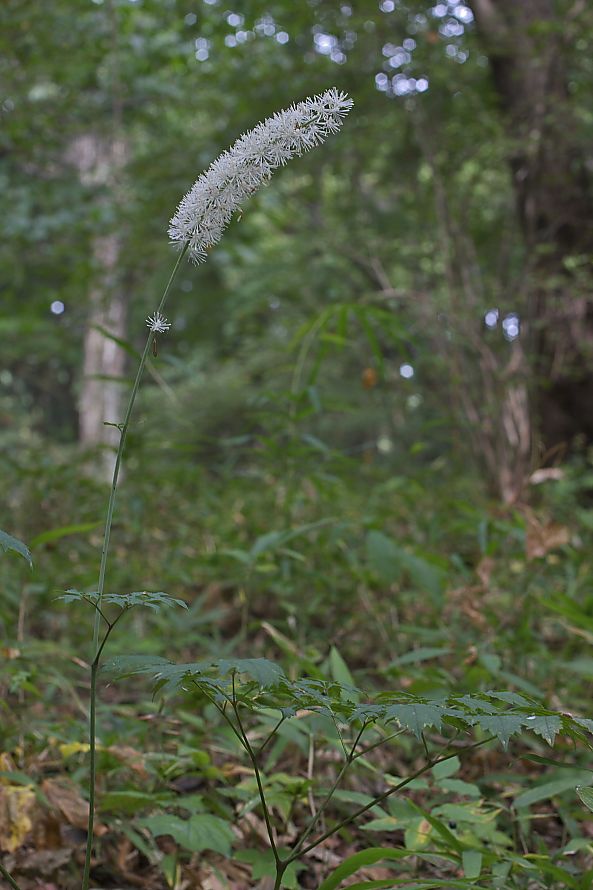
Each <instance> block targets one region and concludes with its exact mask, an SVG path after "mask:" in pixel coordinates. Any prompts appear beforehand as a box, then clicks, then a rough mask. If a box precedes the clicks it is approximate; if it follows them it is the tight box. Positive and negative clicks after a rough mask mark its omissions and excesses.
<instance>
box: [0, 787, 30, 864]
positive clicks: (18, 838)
mask: <svg viewBox="0 0 593 890" xmlns="http://www.w3.org/2000/svg"><path fill="white" fill-rule="evenodd" d="M34 806H35V792H34V791H33V789H32V788H31V787H30V786H28V785H0V850H2V851H3V852H5V853H12V852H14V850H16V849H17V848H18V847H20V846H21V845H22V844H23V843H24V842H25V839H26V837H27V835H28V834H29V833H30V832H31V830H32V828H33V822H32V820H31V814H32V811H33V808H34Z"/></svg>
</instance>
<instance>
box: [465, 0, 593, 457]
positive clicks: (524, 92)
mask: <svg viewBox="0 0 593 890" xmlns="http://www.w3.org/2000/svg"><path fill="white" fill-rule="evenodd" d="M471 6H472V8H473V11H474V14H475V17H476V23H477V27H478V31H479V33H480V36H481V39H482V42H483V45H484V47H485V49H486V52H487V54H488V57H489V60H490V65H491V70H492V75H493V79H494V84H495V87H496V90H497V93H498V95H499V97H500V101H501V105H502V109H503V112H504V114H505V117H506V122H507V133H508V136H509V141H510V153H509V154H510V156H509V163H510V167H511V171H512V176H513V186H514V189H515V194H516V198H517V210H518V214H519V219H520V222H521V226H522V229H523V233H524V237H525V243H526V248H527V264H528V270H529V275H528V282H529V284H528V293H527V294H525V295H524V297H525V299H524V306H525V309H524V313H525V315H524V319H523V320H524V322H525V325H524V334H525V342H526V346H527V351H528V356H529V360H530V364H531V373H532V375H533V376H532V381H533V384H532V398H531V408H532V416H533V419H534V429H535V431H536V432H535V435H536V437H537V441H536V442H535V443H534V444H535V445H536V446H537V449H538V451H539V458H540V460H541V459H542V458H543V457H544V456H545V455H546V454H548V455H550V454H551V453H552V452H554V451H557V450H558V448H563V449H564V448H566V447H570V445H571V444H572V443H573V442H574V441H575V439H577V438H581V439H584V440H585V441H593V275H592V272H591V256H592V255H593V188H592V183H591V177H590V175H589V173H588V171H587V166H586V158H585V154H584V150H583V146H582V144H581V142H580V140H579V136H578V133H577V125H576V121H575V119H574V118H573V113H572V108H571V104H570V99H569V93H568V76H567V58H568V54H569V52H570V51H571V42H572V41H571V21H570V12H568V14H567V17H565V18H560V17H559V13H558V8H559V4H558V3H556V2H553V0H471ZM579 10H580V7H579V5H578V4H575V6H574V12H575V13H578V12H579Z"/></svg>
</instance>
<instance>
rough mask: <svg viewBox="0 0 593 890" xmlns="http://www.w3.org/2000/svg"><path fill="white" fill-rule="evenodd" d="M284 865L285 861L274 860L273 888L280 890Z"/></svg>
mask: <svg viewBox="0 0 593 890" xmlns="http://www.w3.org/2000/svg"><path fill="white" fill-rule="evenodd" d="M286 866H287V863H286V862H280V861H277V862H276V880H275V881H274V890H280V888H281V887H282V878H283V877H284V872H285V871H286Z"/></svg>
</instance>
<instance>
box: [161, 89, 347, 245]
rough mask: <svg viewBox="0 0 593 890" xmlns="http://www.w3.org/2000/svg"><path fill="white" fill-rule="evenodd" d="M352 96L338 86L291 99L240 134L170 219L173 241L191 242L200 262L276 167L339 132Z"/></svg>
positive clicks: (201, 178)
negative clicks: (293, 103) (283, 106)
mask: <svg viewBox="0 0 593 890" xmlns="http://www.w3.org/2000/svg"><path fill="white" fill-rule="evenodd" d="M352 105H353V102H352V99H350V98H349V97H348V95H347V94H346V93H342V92H338V90H336V89H330V90H326V92H325V93H321V95H319V96H314V97H313V98H312V99H305V100H304V101H303V102H298V103H297V104H295V105H291V106H290V108H287V109H286V110H284V111H279V112H277V113H276V114H275V115H274V116H273V117H270V118H268V119H267V120H265V121H264V122H263V123H259V124H257V126H256V127H255V128H254V129H253V130H250V131H249V132H248V133H245V135H244V136H241V137H240V138H239V139H238V140H237V141H236V142H235V144H234V145H233V146H232V147H231V148H230V149H229V150H228V151H225V152H223V154H221V155H220V157H218V158H217V159H216V160H215V161H214V163H213V164H211V165H210V167H208V169H207V170H206V172H205V173H202V175H201V176H200V178H199V179H198V180H197V181H196V182H195V183H194V185H193V186H192V187H191V189H190V190H189V192H188V193H187V194H186V195H185V197H184V198H183V200H182V201H181V203H180V204H179V207H178V208H177V212H176V213H175V216H174V217H173V218H172V220H171V223H170V225H169V237H170V238H171V241H173V242H177V243H179V244H180V246H184V245H185V244H188V243H189V254H190V256H191V257H192V258H193V259H194V260H195V261H196V262H202V261H203V260H204V259H205V258H206V251H207V248H209V247H212V245H213V244H216V243H217V242H218V241H219V240H220V238H221V236H222V233H223V231H224V229H225V227H226V226H227V225H228V223H229V222H230V220H231V219H232V216H233V214H234V213H235V212H236V211H237V210H238V209H239V207H240V206H241V204H242V203H243V202H244V201H245V200H246V198H248V197H249V196H250V195H252V194H253V192H255V191H256V190H257V189H258V188H259V187H260V186H261V185H264V184H265V183H266V182H267V181H268V180H269V179H270V177H271V175H272V173H273V172H274V170H276V168H277V167H280V166H283V165H284V164H285V163H286V162H287V161H288V160H290V158H292V157H295V156H297V157H298V156H300V155H302V154H303V153H304V152H306V151H309V149H311V148H314V147H315V146H316V145H319V144H320V143H321V142H323V141H324V139H325V138H326V136H328V135H329V134H330V133H337V132H338V130H339V129H340V127H341V126H342V123H343V119H344V117H345V116H346V115H347V114H348V112H349V111H350V109H351V108H352Z"/></svg>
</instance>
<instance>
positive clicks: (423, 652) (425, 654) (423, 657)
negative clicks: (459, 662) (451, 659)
mask: <svg viewBox="0 0 593 890" xmlns="http://www.w3.org/2000/svg"><path fill="white" fill-rule="evenodd" d="M450 652H451V649H445V648H443V647H436V646H420V647H419V648H418V649H412V651H411V652H406V654H405V655H401V656H400V657H399V658H396V659H394V661H392V662H391V664H390V667H403V666H404V665H407V664H419V663H420V662H422V661H429V660H430V659H431V658H440V657H441V655H448V654H449V653H450Z"/></svg>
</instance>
